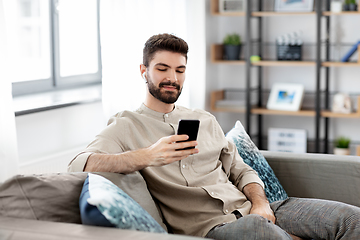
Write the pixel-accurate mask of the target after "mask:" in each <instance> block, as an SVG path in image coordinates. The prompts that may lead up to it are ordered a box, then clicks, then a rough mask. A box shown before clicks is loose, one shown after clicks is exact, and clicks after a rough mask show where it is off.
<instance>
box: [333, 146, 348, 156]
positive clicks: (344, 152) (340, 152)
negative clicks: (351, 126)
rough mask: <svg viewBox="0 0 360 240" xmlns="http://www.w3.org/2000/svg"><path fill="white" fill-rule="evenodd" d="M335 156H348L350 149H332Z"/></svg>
mask: <svg viewBox="0 0 360 240" xmlns="http://www.w3.org/2000/svg"><path fill="white" fill-rule="evenodd" d="M334 154H335V155H350V148H334Z"/></svg>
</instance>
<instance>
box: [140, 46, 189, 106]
mask: <svg viewBox="0 0 360 240" xmlns="http://www.w3.org/2000/svg"><path fill="white" fill-rule="evenodd" d="M185 70H186V58H185V57H184V56H183V55H181V54H180V53H174V52H170V51H159V52H157V53H156V54H155V55H154V58H153V59H152V60H151V61H150V65H149V67H148V69H147V73H146V78H147V82H148V89H149V92H150V94H151V95H152V96H153V97H154V98H156V99H158V100H160V101H161V102H164V103H167V104H172V103H174V102H176V101H177V99H178V98H179V96H180V94H181V90H182V87H183V84H184V81H185Z"/></svg>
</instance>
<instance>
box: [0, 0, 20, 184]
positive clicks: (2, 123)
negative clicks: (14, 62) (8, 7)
mask: <svg viewBox="0 0 360 240" xmlns="http://www.w3.org/2000/svg"><path fill="white" fill-rule="evenodd" d="M6 56H7V47H6V28H5V15H4V5H3V1H2V0H0V182H3V181H5V180H6V179H8V178H9V177H11V176H13V175H15V174H16V173H17V170H18V153H17V141H16V128H15V116H14V111H13V108H12V94H11V75H10V71H9V67H10V66H9V64H8V61H7V59H6Z"/></svg>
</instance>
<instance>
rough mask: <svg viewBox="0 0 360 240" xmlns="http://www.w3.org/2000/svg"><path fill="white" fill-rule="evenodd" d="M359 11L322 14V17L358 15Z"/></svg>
mask: <svg viewBox="0 0 360 240" xmlns="http://www.w3.org/2000/svg"><path fill="white" fill-rule="evenodd" d="M358 14H360V11H344V12H338V13H337V12H329V11H326V12H323V16H331V15H358Z"/></svg>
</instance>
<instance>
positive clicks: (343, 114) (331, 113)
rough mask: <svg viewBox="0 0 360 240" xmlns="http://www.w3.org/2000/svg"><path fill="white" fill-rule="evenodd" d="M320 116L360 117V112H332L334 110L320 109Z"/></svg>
mask: <svg viewBox="0 0 360 240" xmlns="http://www.w3.org/2000/svg"><path fill="white" fill-rule="evenodd" d="M321 116H322V117H328V118H360V112H354V113H334V112H331V111H322V112H321Z"/></svg>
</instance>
